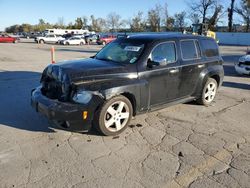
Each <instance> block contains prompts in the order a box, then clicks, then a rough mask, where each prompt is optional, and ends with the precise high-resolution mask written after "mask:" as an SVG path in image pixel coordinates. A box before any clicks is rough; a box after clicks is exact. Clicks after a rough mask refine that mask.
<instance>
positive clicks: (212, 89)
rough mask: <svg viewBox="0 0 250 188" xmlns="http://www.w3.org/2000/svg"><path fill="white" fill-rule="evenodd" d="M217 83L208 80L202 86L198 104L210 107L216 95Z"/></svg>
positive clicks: (210, 79)
mask: <svg viewBox="0 0 250 188" xmlns="http://www.w3.org/2000/svg"><path fill="white" fill-rule="evenodd" d="M217 88H218V83H217V81H216V80H215V79H213V78H209V79H208V80H207V82H206V84H205V85H204V88H203V90H202V95H201V97H200V98H199V99H198V100H197V102H198V103H199V104H202V105H205V106H208V105H210V104H211V103H212V102H213V100H214V98H215V95H216V93H217Z"/></svg>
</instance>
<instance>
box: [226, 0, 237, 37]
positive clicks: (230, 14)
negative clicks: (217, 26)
mask: <svg viewBox="0 0 250 188" xmlns="http://www.w3.org/2000/svg"><path fill="white" fill-rule="evenodd" d="M234 3H235V0H231V4H230V7H229V8H228V9H227V10H228V31H229V32H232V27H233V13H234Z"/></svg>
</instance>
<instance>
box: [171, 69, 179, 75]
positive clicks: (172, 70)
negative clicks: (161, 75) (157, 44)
mask: <svg viewBox="0 0 250 188" xmlns="http://www.w3.org/2000/svg"><path fill="white" fill-rule="evenodd" d="M169 72H170V73H171V74H174V73H177V72H179V69H171V70H170V71H169Z"/></svg>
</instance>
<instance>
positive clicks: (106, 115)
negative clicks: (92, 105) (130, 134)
mask: <svg viewBox="0 0 250 188" xmlns="http://www.w3.org/2000/svg"><path fill="white" fill-rule="evenodd" d="M132 113H133V108H132V105H131V103H130V101H129V100H128V99H127V98H126V97H124V96H117V97H114V98H112V99H110V100H109V101H107V102H105V103H104V104H103V106H102V107H101V108H100V110H98V112H97V113H96V117H95V122H94V125H95V127H96V128H97V130H98V131H99V132H101V133H102V134H104V135H107V136H114V135H118V134H120V133H121V132H123V131H124V130H125V129H126V127H127V126H128V124H129V122H130V120H131V117H132Z"/></svg>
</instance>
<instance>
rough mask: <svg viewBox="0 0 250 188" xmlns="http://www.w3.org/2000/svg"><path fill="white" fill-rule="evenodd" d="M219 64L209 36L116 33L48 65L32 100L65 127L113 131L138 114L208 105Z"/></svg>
mask: <svg viewBox="0 0 250 188" xmlns="http://www.w3.org/2000/svg"><path fill="white" fill-rule="evenodd" d="M222 64H223V60H222V58H221V56H220V54H219V50H218V45H217V43H216V41H215V40H213V39H212V38H207V37H202V36H193V35H166V34H143V35H133V36H126V37H119V38H118V39H116V40H115V41H113V42H111V43H110V44H108V45H106V46H105V47H104V48H103V49H102V50H100V51H99V52H98V53H97V54H96V55H95V56H93V57H91V58H88V59H81V60H73V61H67V62H62V63H56V64H51V65H49V66H48V67H47V68H46V69H45V70H44V71H43V74H42V77H41V85H40V86H39V87H37V88H36V89H33V90H32V94H31V102H32V106H33V107H34V108H35V109H36V111H38V112H40V113H42V114H44V115H46V116H47V117H48V118H49V119H51V120H53V121H54V122H56V124H57V125H60V126H61V127H62V128H64V129H68V130H71V131H77V132H82V131H87V130H89V129H90V128H91V127H92V126H94V127H96V128H97V129H98V130H99V131H100V132H101V133H102V134H104V135H117V134H119V133H121V132H122V131H124V129H126V127H127V125H128V124H129V122H130V120H131V118H132V116H135V115H137V114H141V113H145V112H148V111H152V110H156V109H159V108H164V107H167V106H169V105H173V104H177V103H185V102H189V101H192V100H195V101H197V103H199V104H203V105H209V104H211V102H212V101H213V100H214V98H215V95H216V92H217V89H218V87H219V86H220V85H221V84H222V81H223V77H224V71H223V66H222Z"/></svg>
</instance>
